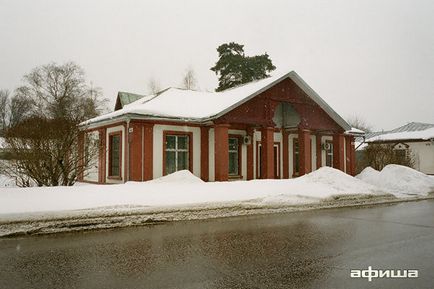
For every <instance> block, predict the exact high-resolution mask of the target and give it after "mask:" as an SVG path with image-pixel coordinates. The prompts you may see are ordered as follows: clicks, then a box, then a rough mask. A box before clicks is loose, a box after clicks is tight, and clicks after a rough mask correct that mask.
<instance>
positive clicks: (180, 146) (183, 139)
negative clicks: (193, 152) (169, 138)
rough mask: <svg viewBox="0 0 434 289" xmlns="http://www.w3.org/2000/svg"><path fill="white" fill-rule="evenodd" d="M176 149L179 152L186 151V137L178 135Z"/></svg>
mask: <svg viewBox="0 0 434 289" xmlns="http://www.w3.org/2000/svg"><path fill="white" fill-rule="evenodd" d="M178 149H179V150H186V149H188V136H186V135H179V136H178Z"/></svg>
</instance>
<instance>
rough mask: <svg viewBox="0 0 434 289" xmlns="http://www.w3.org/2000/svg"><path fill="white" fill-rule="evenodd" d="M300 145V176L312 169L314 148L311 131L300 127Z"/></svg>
mask: <svg viewBox="0 0 434 289" xmlns="http://www.w3.org/2000/svg"><path fill="white" fill-rule="evenodd" d="M298 145H299V157H300V176H302V175H305V174H308V173H310V172H311V171H312V149H311V141H310V131H309V130H307V129H302V128H300V129H298Z"/></svg>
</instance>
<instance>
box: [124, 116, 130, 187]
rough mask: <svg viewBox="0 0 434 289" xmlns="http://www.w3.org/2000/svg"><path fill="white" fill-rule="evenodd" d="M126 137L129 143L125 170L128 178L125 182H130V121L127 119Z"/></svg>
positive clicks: (127, 144) (126, 145) (126, 146)
mask: <svg viewBox="0 0 434 289" xmlns="http://www.w3.org/2000/svg"><path fill="white" fill-rule="evenodd" d="M125 135H126V137H127V141H126V144H125V154H126V156H125V170H126V172H127V177H126V180H125V182H128V181H129V180H130V119H129V118H127V129H126V132H125Z"/></svg>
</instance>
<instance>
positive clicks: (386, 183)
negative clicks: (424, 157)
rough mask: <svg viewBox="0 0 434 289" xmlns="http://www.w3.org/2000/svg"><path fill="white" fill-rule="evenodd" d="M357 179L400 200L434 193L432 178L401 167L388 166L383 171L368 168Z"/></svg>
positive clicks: (433, 180) (433, 179)
mask: <svg viewBox="0 0 434 289" xmlns="http://www.w3.org/2000/svg"><path fill="white" fill-rule="evenodd" d="M356 178H358V179H360V180H362V181H364V182H366V183H369V184H371V185H374V186H376V187H378V188H380V189H381V190H384V191H386V192H389V193H391V194H394V195H395V196H397V197H399V198H406V197H412V196H427V195H429V194H430V193H434V178H433V177H432V176H428V175H426V174H424V173H421V172H419V171H416V170H414V169H411V168H408V167H404V166H399V165H387V166H385V167H384V168H383V169H382V170H381V171H377V170H375V169H373V168H371V167H367V168H365V169H364V170H363V171H362V172H361V173H360V174H359V175H357V176H356Z"/></svg>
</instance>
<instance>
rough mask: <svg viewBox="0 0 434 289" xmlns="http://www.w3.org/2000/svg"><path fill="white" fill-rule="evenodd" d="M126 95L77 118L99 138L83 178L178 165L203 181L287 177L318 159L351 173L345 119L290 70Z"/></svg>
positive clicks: (136, 177) (144, 174)
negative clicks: (226, 85) (204, 86)
mask: <svg viewBox="0 0 434 289" xmlns="http://www.w3.org/2000/svg"><path fill="white" fill-rule="evenodd" d="M119 98H122V99H119ZM125 99H128V97H125V93H120V94H119V95H118V100H117V102H116V103H117V104H116V110H115V111H114V112H112V113H109V114H106V115H103V116H99V117H96V118H94V119H91V120H89V121H86V122H85V123H83V124H82V131H83V137H91V138H93V139H94V140H96V142H95V143H97V144H98V145H99V154H98V156H97V157H95V160H94V164H93V165H92V167H91V168H90V169H89V170H88V171H87V172H86V173H85V174H83V175H82V176H80V178H81V180H82V181H87V182H95V183H122V182H125V181H146V180H152V179H155V178H158V177H161V176H164V175H167V174H170V173H173V172H175V171H179V170H184V169H187V170H190V171H191V172H192V173H193V174H195V175H196V176H198V177H200V178H201V179H203V180H204V181H228V180H252V179H287V178H293V177H297V176H302V175H304V174H306V173H309V172H311V171H313V170H315V169H318V168H320V167H321V166H331V167H334V168H337V169H339V170H342V171H344V172H346V173H348V174H350V175H354V173H355V151H354V137H353V135H351V134H349V133H348V131H350V129H351V128H350V126H349V125H348V124H347V123H346V122H345V121H344V120H343V119H342V118H341V117H340V116H339V115H338V114H337V113H336V112H335V111H334V110H332V109H331V108H330V106H328V105H327V103H326V102H325V101H324V100H323V99H321V98H320V97H319V96H318V95H317V94H316V93H315V92H314V91H313V90H312V89H311V88H310V87H309V86H308V85H307V84H306V83H305V82H304V81H303V80H302V79H301V78H300V77H299V76H298V75H297V74H296V73H295V72H293V71H292V72H289V73H285V74H281V75H276V76H273V77H269V78H267V79H263V80H259V81H256V82H253V83H249V84H246V85H243V86H240V87H237V88H232V89H229V90H226V91H223V92H197V91H189V90H182V89H175V88H169V89H166V90H164V91H162V92H160V93H157V94H156V95H150V96H143V97H141V98H140V97H137V95H134V97H133V99H134V101H133V102H131V103H126V101H125ZM122 102H124V103H123V104H122ZM82 151H83V152H84V151H86V150H82Z"/></svg>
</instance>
